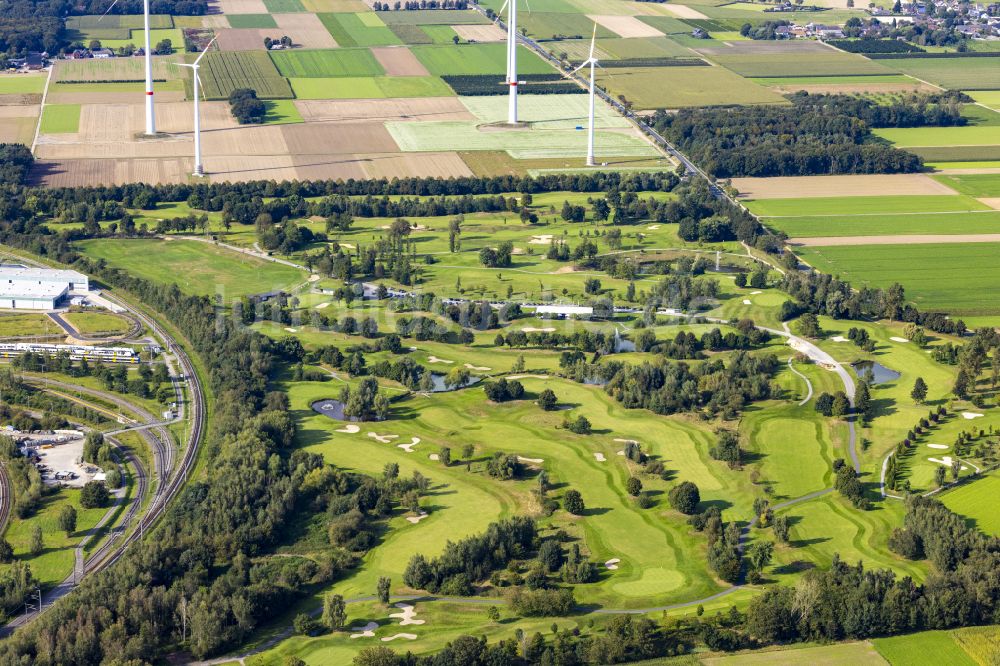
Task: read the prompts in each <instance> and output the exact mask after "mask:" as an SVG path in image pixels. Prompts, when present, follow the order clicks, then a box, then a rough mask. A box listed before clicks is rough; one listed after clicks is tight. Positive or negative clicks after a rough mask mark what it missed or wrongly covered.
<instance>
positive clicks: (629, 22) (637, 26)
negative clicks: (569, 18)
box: [587, 8, 704, 37]
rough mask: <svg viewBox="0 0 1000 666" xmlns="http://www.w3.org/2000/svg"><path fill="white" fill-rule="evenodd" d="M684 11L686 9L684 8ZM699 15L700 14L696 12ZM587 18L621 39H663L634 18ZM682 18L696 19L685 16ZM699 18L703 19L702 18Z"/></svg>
mask: <svg viewBox="0 0 1000 666" xmlns="http://www.w3.org/2000/svg"><path fill="white" fill-rule="evenodd" d="M685 9H686V8H685ZM697 13H698V14H700V12H697ZM587 18H589V19H590V20H592V21H596V22H597V23H599V24H601V25H602V26H604V27H605V28H607V29H608V30H610V31H611V32H613V33H615V34H617V35H619V36H621V37H663V33H662V32H660V31H659V30H657V29H656V28H654V27H653V26H651V25H646V24H645V23H643V22H642V21H640V20H639V19H637V18H635V17H634V16H612V15H607V14H588V15H587ZM683 18H697V17H693V16H685V17H683ZM701 18H704V17H703V16H702V17H701Z"/></svg>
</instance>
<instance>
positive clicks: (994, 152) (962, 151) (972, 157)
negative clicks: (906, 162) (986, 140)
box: [906, 145, 1000, 169]
mask: <svg viewBox="0 0 1000 666" xmlns="http://www.w3.org/2000/svg"><path fill="white" fill-rule="evenodd" d="M906 152H908V153H914V154H915V155H919V156H920V157H922V158H923V159H924V163H925V164H926V165H930V164H934V163H938V162H944V163H959V164H947V166H945V167H943V168H949V169H950V168H960V166H961V164H960V163H971V166H972V167H973V168H975V167H988V166H992V165H990V164H977V163H979V162H995V161H1000V145H996V146H942V147H937V148H922V147H914V146H909V147H907V148H906Z"/></svg>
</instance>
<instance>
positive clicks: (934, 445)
mask: <svg viewBox="0 0 1000 666" xmlns="http://www.w3.org/2000/svg"><path fill="white" fill-rule="evenodd" d="M927 447H928V448H931V449H947V448H948V445H947V444H928V445H927Z"/></svg>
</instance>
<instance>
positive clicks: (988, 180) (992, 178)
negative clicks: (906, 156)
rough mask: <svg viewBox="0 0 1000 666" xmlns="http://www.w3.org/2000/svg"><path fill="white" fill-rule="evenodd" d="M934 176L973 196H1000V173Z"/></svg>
mask: <svg viewBox="0 0 1000 666" xmlns="http://www.w3.org/2000/svg"><path fill="white" fill-rule="evenodd" d="M934 178H935V180H939V181H941V182H942V183H944V184H945V185H947V186H948V187H950V188H952V189H953V190H956V191H958V192H961V193H962V194H968V195H969V196H971V197H1000V174H963V175H960V176H935V177H934Z"/></svg>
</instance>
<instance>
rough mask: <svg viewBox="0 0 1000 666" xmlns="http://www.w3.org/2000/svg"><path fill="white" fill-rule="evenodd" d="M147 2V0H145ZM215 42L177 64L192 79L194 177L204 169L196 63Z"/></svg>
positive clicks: (199, 90) (203, 173)
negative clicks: (189, 61)
mask: <svg viewBox="0 0 1000 666" xmlns="http://www.w3.org/2000/svg"><path fill="white" fill-rule="evenodd" d="M147 2H148V0H147ZM214 42H215V38H214V37H213V38H212V41H211V42H209V43H208V45H207V46H206V47H205V50H204V51H202V52H201V55H200V56H198V58H197V59H196V60H195V61H194V62H193V63H191V64H187V63H183V62H182V63H177V64H178V65H180V66H181V67H190V68H191V75H192V78H193V79H194V171H193V172H192V173H193V174H194V175H195V176H204V175H205V168H204V166H203V165H202V162H201V108H200V102H201V99H200V98H199V96H198V95H199V93H201V77H200V76H198V68H199V67H201V65H199V64H198V63H199V62H201V59H202V58H204V57H205V54H206V53H208V50H209V49H210V48H212V44H213V43H214ZM202 94H204V93H202Z"/></svg>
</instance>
